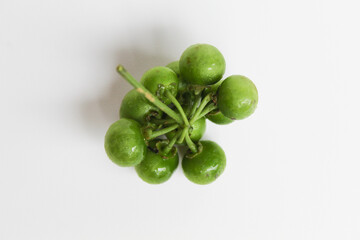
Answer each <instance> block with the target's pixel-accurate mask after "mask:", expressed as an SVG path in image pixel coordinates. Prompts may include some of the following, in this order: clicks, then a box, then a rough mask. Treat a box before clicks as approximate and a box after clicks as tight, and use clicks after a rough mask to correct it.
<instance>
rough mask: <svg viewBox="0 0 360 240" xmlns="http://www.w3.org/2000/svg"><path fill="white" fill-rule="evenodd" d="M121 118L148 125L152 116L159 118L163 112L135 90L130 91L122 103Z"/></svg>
mask: <svg viewBox="0 0 360 240" xmlns="http://www.w3.org/2000/svg"><path fill="white" fill-rule="evenodd" d="M119 115H120V118H129V119H133V120H136V121H138V122H139V123H140V124H141V125H144V124H146V122H147V121H148V118H149V117H150V116H153V117H156V118H159V117H161V115H162V112H161V111H160V110H159V109H158V108H157V107H155V106H154V105H153V104H151V103H150V102H149V101H148V100H147V99H146V98H145V97H144V96H143V95H142V94H141V93H139V92H137V91H136V90H135V89H132V90H130V91H129V92H128V93H127V94H126V95H125V97H124V99H123V100H122V103H121V107H120V111H119Z"/></svg>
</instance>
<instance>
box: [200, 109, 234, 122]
mask: <svg viewBox="0 0 360 240" xmlns="http://www.w3.org/2000/svg"><path fill="white" fill-rule="evenodd" d="M206 118H207V119H209V120H210V121H212V122H213V123H216V124H219V125H226V124H230V123H232V122H233V121H234V120H232V119H230V118H228V117H225V116H224V114H222V112H220V110H215V111H212V112H210V113H208V114H207V115H206Z"/></svg>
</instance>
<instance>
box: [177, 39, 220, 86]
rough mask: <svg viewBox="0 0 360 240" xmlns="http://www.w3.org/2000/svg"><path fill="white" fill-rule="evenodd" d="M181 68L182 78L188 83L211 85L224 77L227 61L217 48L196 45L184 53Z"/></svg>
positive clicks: (181, 58)
mask: <svg viewBox="0 0 360 240" xmlns="http://www.w3.org/2000/svg"><path fill="white" fill-rule="evenodd" d="M179 67H180V73H181V76H182V77H183V78H184V80H185V81H186V82H187V83H189V84H193V85H203V86H205V85H211V84H214V83H216V82H218V81H219V80H220V79H221V77H222V76H223V75H224V73H225V59H224V57H223V55H222V54H221V52H220V51H219V50H218V49H217V48H216V47H214V46H212V45H209V44H195V45H192V46H190V47H188V48H187V49H186V50H185V51H184V52H183V54H182V55H181V57H180V61H179Z"/></svg>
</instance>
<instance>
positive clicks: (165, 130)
mask: <svg viewBox="0 0 360 240" xmlns="http://www.w3.org/2000/svg"><path fill="white" fill-rule="evenodd" d="M178 127H179V124H173V125H171V126H169V127H166V128H163V129H161V130H158V131H155V132H153V133H152V134H151V135H150V136H149V139H148V140H151V139H154V138H157V137H159V136H161V135H164V134H166V133H168V132H171V131H173V130H175V129H176V128H178Z"/></svg>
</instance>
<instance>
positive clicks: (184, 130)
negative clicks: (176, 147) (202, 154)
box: [178, 127, 189, 144]
mask: <svg viewBox="0 0 360 240" xmlns="http://www.w3.org/2000/svg"><path fill="white" fill-rule="evenodd" d="M188 131H189V127H185V128H183V130H182V131H181V135H180V138H179V141H178V143H180V144H181V143H182V142H183V141H184V138H185V135H186V134H187V133H188Z"/></svg>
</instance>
